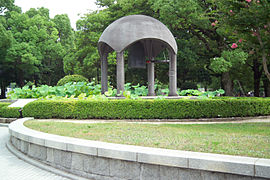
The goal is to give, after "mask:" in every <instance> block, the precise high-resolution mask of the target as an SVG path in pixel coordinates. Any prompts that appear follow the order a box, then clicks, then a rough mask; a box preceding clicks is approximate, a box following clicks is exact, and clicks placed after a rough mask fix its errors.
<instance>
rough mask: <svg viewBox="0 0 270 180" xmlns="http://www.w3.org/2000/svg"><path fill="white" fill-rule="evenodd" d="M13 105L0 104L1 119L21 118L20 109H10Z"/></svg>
mask: <svg viewBox="0 0 270 180" xmlns="http://www.w3.org/2000/svg"><path fill="white" fill-rule="evenodd" d="M10 104H11V103H7V102H0V117H2V118H19V117H20V113H19V110H20V108H17V107H8V106H9V105H10Z"/></svg>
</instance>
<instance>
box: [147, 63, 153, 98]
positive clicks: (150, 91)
mask: <svg viewBox="0 0 270 180" xmlns="http://www.w3.org/2000/svg"><path fill="white" fill-rule="evenodd" d="M147 77H148V94H147V95H148V96H155V63H152V62H150V63H148V64H147Z"/></svg>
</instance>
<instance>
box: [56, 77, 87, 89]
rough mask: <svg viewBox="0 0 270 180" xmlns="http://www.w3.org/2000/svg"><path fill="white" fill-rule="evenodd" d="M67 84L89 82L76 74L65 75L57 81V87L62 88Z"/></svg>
mask: <svg viewBox="0 0 270 180" xmlns="http://www.w3.org/2000/svg"><path fill="white" fill-rule="evenodd" d="M69 82H86V83H88V82H89V81H88V79H87V78H85V77H83V76H81V75H78V74H74V75H67V76H65V77H63V78H62V79H60V80H59V81H58V83H57V86H63V85H65V84H66V83H69Z"/></svg>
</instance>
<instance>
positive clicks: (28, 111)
mask: <svg viewBox="0 0 270 180" xmlns="http://www.w3.org/2000/svg"><path fill="white" fill-rule="evenodd" d="M262 115H270V99H262V98H260V99H259V98H250V99H247V98H245V99H230V98H221V99H180V100H179V99H178V100H169V99H163V100H136V101H134V100H128V99H127V100H106V101H101V100H99V101H93V100H57V101H56V100H39V101H34V102H31V103H29V104H27V105H26V106H25V107H24V108H23V116H24V117H35V118H75V119H88V118H89V119H93V118H100V119H182V118H216V117H237V116H238V117H247V116H262Z"/></svg>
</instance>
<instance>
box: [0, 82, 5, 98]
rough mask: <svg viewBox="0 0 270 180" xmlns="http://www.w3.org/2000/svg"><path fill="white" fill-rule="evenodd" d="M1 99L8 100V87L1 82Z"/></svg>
mask: <svg viewBox="0 0 270 180" xmlns="http://www.w3.org/2000/svg"><path fill="white" fill-rule="evenodd" d="M0 99H6V86H5V84H4V82H1V96H0Z"/></svg>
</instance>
